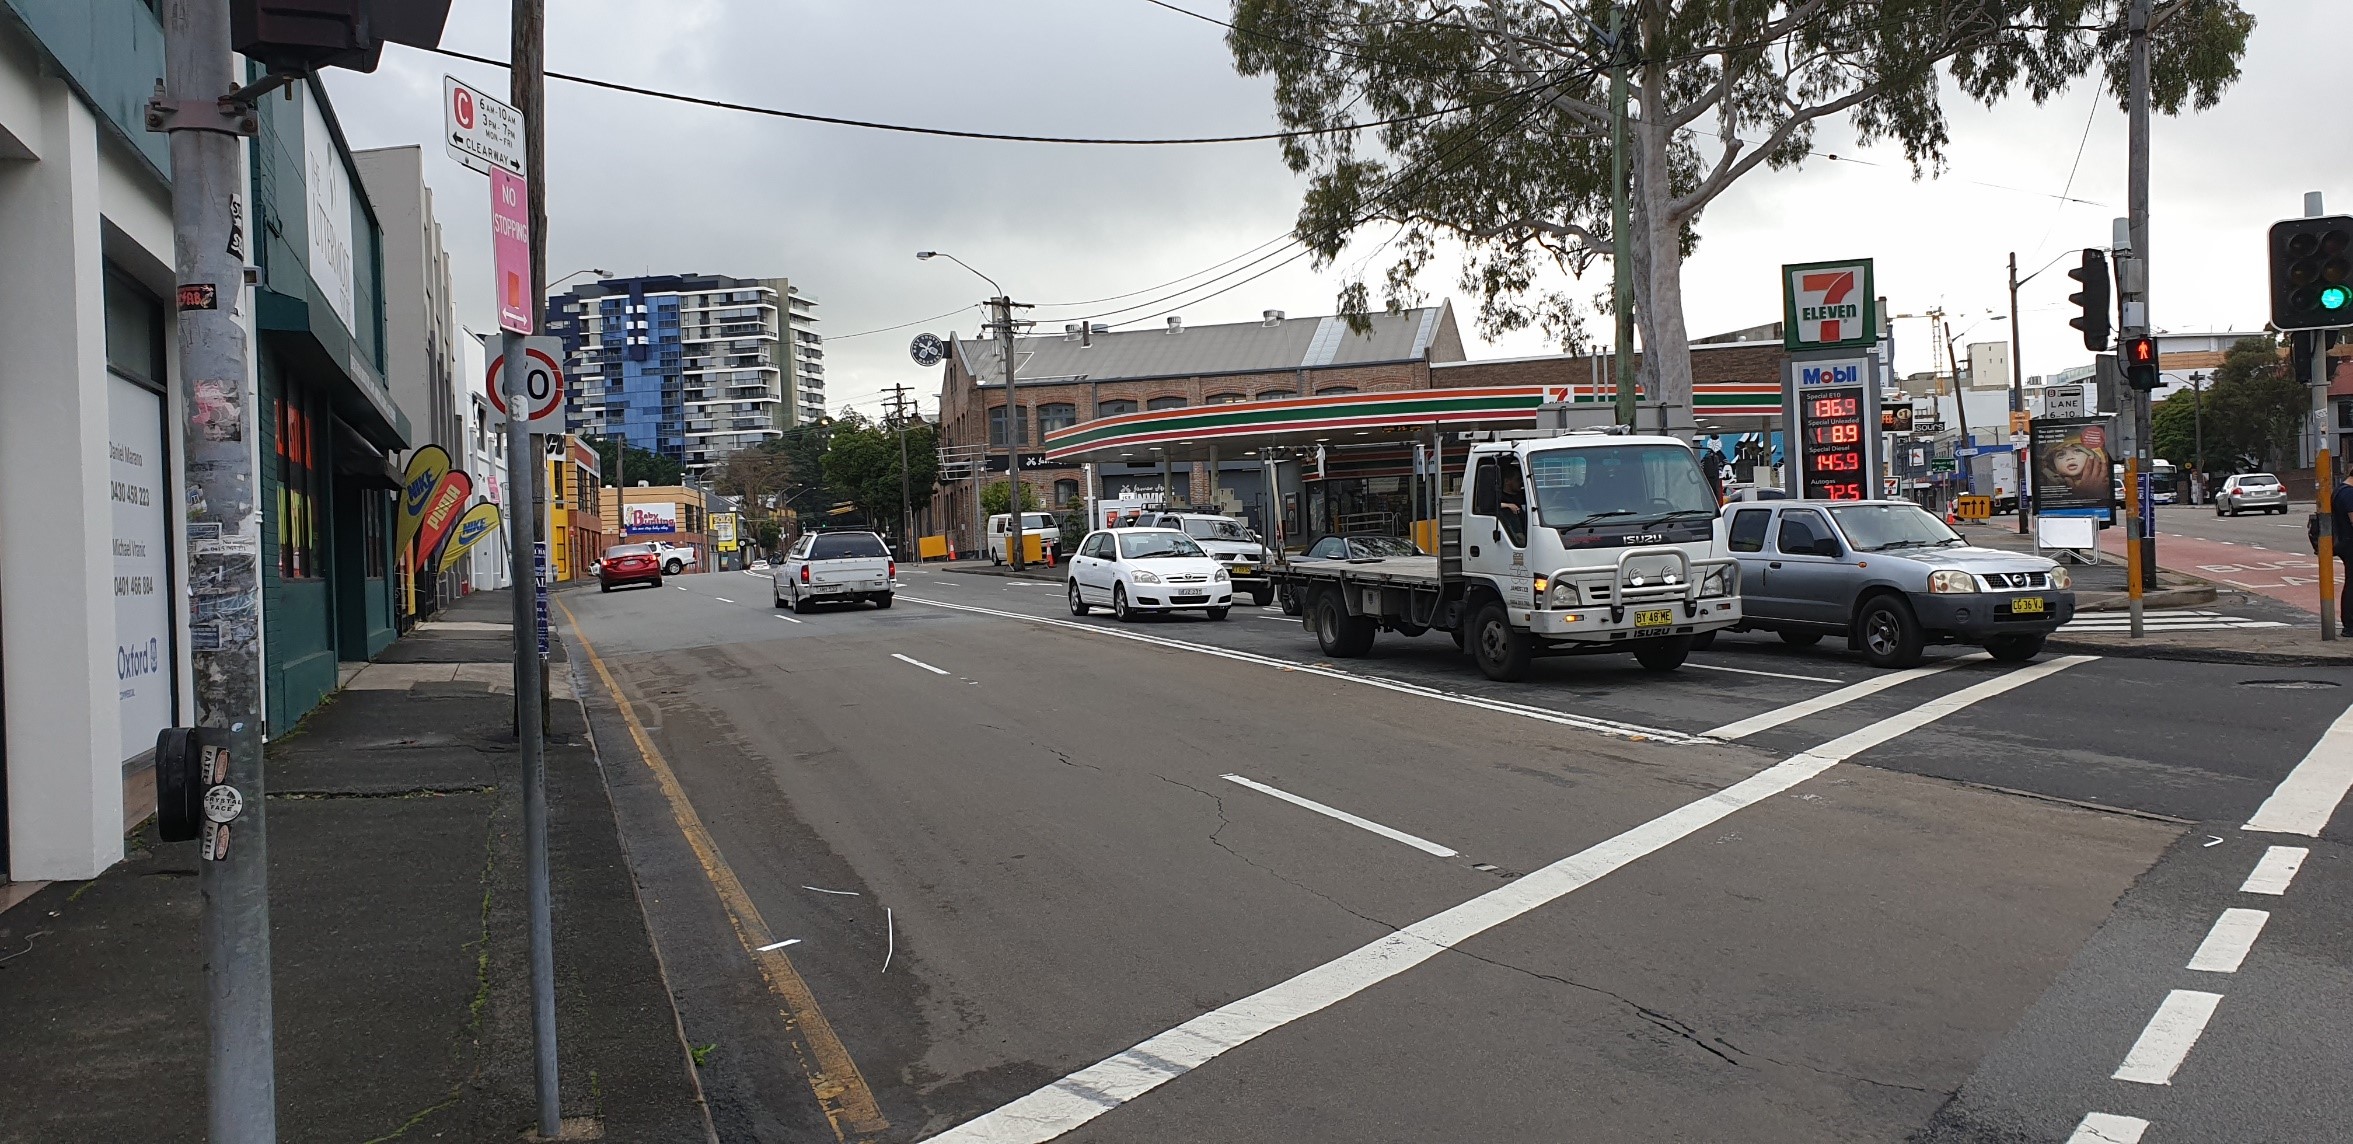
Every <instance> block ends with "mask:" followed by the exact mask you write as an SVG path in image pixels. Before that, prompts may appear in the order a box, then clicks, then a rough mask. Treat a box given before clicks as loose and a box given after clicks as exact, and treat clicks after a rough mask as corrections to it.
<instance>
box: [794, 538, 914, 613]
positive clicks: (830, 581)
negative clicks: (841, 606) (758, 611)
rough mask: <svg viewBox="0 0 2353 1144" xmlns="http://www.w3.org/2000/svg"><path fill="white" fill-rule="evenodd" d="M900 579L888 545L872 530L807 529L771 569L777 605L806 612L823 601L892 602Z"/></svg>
mask: <svg viewBox="0 0 2353 1144" xmlns="http://www.w3.org/2000/svg"><path fill="white" fill-rule="evenodd" d="M898 579H899V562H898V561H896V560H893V559H891V550H890V546H889V545H886V544H884V543H883V542H882V538H881V537H879V536H876V535H875V534H873V533H871V532H810V533H804V534H802V536H801V538H800V539H799V540H798V541H795V542H794V543H793V546H792V549H791V551H788V552H786V553H785V554H784V559H783V560H781V561H778V562H777V563H776V565H775V566H774V567H771V568H770V569H769V570H768V580H769V586H770V587H771V588H773V589H774V591H775V596H776V606H777V607H779V608H787V607H789V608H791V609H792V610H793V611H795V612H798V613H803V614H806V613H807V612H809V611H810V610H811V609H813V608H815V607H816V606H817V605H818V604H823V603H858V602H861V601H864V602H870V603H872V604H873V605H874V606H875V607H877V608H887V607H890V606H891V590H892V589H894V588H896V587H897V586H898Z"/></svg>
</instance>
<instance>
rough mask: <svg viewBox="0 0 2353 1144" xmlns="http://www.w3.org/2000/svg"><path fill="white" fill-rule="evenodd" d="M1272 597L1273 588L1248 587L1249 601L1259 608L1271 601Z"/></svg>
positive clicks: (1273, 593) (1273, 594)
mask: <svg viewBox="0 0 2353 1144" xmlns="http://www.w3.org/2000/svg"><path fill="white" fill-rule="evenodd" d="M1274 598H1275V590H1274V589H1273V588H1252V589H1250V602H1251V603H1253V604H1256V605H1257V606H1259V607H1261V608H1263V607H1265V606H1267V604H1268V603H1270V602H1272V601H1273V600H1274Z"/></svg>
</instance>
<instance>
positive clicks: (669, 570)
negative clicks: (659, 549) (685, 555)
mask: <svg viewBox="0 0 2353 1144" xmlns="http://www.w3.org/2000/svg"><path fill="white" fill-rule="evenodd" d="M685 570H686V565H685V564H682V563H680V562H678V561H676V560H673V561H671V562H669V563H668V564H664V565H662V572H663V573H664V574H665V575H670V576H676V575H678V574H679V573H680V572H683V571H685Z"/></svg>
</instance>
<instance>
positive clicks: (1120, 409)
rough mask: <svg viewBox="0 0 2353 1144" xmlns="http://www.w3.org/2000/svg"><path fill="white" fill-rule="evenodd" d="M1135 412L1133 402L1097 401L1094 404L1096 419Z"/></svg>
mask: <svg viewBox="0 0 2353 1144" xmlns="http://www.w3.org/2000/svg"><path fill="white" fill-rule="evenodd" d="M1135 411H1136V403H1135V402H1133V401H1098V402H1096V403H1095V416H1097V417H1117V416H1119V415H1120V414H1122V413H1133V412H1135Z"/></svg>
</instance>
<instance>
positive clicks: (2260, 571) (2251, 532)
mask: <svg viewBox="0 0 2353 1144" xmlns="http://www.w3.org/2000/svg"><path fill="white" fill-rule="evenodd" d="M2311 512H2312V504H2311V502H2309V501H2306V502H2303V503H2299V504H2291V505H2289V506H2288V511H2287V512H2286V513H2284V514H2277V515H2274V514H2265V513H2252V514H2244V515H2240V516H2234V517H2217V516H2215V515H2214V510H2213V508H2212V507H2210V506H2207V505H2158V506H2157V564H2158V566H2159V567H2161V568H2170V569H2173V570H2174V571H2177V572H2186V573H2189V574H2190V575H2193V576H2197V577H2200V578H2203V579H2207V580H2212V581H2214V582H2215V583H2217V584H2227V585H2230V586H2231V587H2235V588H2240V589H2243V590H2245V591H2247V592H2249V593H2253V594H2255V595H2258V596H2261V597H2263V598H2265V599H2267V600H2271V601H2276V602H2278V603H2282V604H2287V605H2289V606H2291V607H2294V608H2298V609H2301V610H2302V611H2304V612H2307V613H2312V614H2315V615H2317V614H2318V613H2317V609H2318V608H2319V606H2320V588H2319V577H2320V574H2319V571H2318V569H2319V567H2320V564H2319V562H2318V561H2317V560H2315V559H2314V558H2313V555H2312V549H2311V547H2310V545H2309V542H2307V541H2306V540H2305V538H2304V521H2305V517H2306V516H2307V515H2309V514H2310V513H2311ZM2100 543H2101V548H2102V549H2103V550H2104V551H2106V552H2108V553H2109V554H2110V555H2117V554H2121V553H2122V552H2123V551H2124V533H2123V530H2122V529H2119V528H2111V529H2107V530H2105V531H2103V532H2102V533H2101V534H2100ZM2315 622H2316V621H2315Z"/></svg>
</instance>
